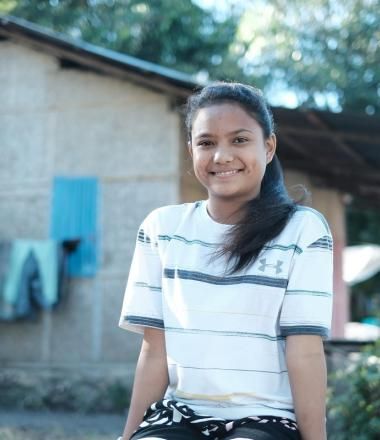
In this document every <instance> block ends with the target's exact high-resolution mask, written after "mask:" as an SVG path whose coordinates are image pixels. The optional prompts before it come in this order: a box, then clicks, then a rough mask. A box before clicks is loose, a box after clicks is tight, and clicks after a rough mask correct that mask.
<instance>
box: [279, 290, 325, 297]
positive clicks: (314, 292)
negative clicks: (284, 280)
mask: <svg viewBox="0 0 380 440" xmlns="http://www.w3.org/2000/svg"><path fill="white" fill-rule="evenodd" d="M285 295H309V296H324V297H328V298H330V297H331V295H332V293H331V292H321V291H318V290H292V289H289V290H287V291H286V292H285Z"/></svg>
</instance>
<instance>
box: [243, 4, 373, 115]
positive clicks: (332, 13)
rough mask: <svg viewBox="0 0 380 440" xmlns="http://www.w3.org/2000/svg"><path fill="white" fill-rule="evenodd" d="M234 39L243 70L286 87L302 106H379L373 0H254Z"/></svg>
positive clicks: (359, 108)
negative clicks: (241, 45)
mask: <svg viewBox="0 0 380 440" xmlns="http://www.w3.org/2000/svg"><path fill="white" fill-rule="evenodd" d="M239 41H242V42H244V43H245V44H247V43H248V45H249V49H248V50H247V51H245V53H244V56H243V59H242V62H243V64H244V66H245V69H246V70H247V69H248V70H249V71H250V72H252V73H253V74H254V75H260V76H265V77H266V85H267V88H270V87H273V86H275V88H276V90H279V89H281V88H286V89H291V90H293V91H294V92H295V93H296V95H297V97H298V102H299V103H300V104H304V105H309V106H310V105H311V106H317V107H325V108H330V109H333V110H340V109H345V110H354V111H362V112H363V111H366V112H367V113H368V114H373V113H375V112H379V111H380V43H379V42H380V2H379V0H346V1H344V2H341V1H339V0H292V1H290V2H289V1H288V0H272V1H269V2H262V1H256V2H255V3H253V4H252V6H250V7H249V8H248V9H247V10H246V12H245V14H244V15H243V17H242V21H241V25H240V29H239V33H238V37H237V39H236V42H235V44H239Z"/></svg>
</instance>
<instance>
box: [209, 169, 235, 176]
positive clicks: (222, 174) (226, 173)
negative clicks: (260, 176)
mask: <svg viewBox="0 0 380 440" xmlns="http://www.w3.org/2000/svg"><path fill="white" fill-rule="evenodd" d="M240 171H241V170H229V171H214V172H211V174H213V175H214V176H218V177H223V176H232V175H234V174H237V173H238V172H240Z"/></svg>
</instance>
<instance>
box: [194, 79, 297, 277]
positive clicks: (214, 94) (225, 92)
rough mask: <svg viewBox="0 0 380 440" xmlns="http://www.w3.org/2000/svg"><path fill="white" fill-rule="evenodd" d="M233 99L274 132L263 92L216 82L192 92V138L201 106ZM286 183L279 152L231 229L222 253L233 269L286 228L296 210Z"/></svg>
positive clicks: (241, 266)
mask: <svg viewBox="0 0 380 440" xmlns="http://www.w3.org/2000/svg"><path fill="white" fill-rule="evenodd" d="M222 103H232V104H237V105H239V106H240V107H242V108H243V109H244V110H245V111H246V112H247V113H248V114H249V115H250V116H252V117H253V118H254V119H255V120H256V121H257V122H258V123H259V124H260V126H261V128H262V130H263V134H264V137H265V139H267V138H269V137H270V136H271V135H272V134H273V133H274V122H273V115H272V112H271V110H270V108H269V105H268V104H267V102H266V100H265V99H264V96H263V94H262V92H261V91H260V90H259V89H257V88H255V87H251V86H248V85H244V84H240V83H225V82H216V83H213V84H210V85H208V86H206V87H204V88H203V89H202V90H200V91H198V92H197V93H195V94H194V95H192V96H190V98H189V99H188V101H187V105H186V119H185V121H186V127H187V133H188V139H189V141H190V142H191V130H192V125H193V121H194V118H195V116H196V114H197V112H198V111H199V110H200V109H201V108H205V107H209V106H211V105H215V104H222ZM296 207H297V204H296V202H295V201H294V200H293V199H291V198H290V196H289V194H288V192H287V190H286V188H285V184H284V178H283V172H282V168H281V165H280V161H279V160H278V158H277V156H276V155H275V156H274V157H273V159H272V161H271V162H270V163H269V164H268V165H267V167H266V170H265V174H264V177H263V180H262V182H261V189H260V194H259V195H258V196H257V197H256V198H254V199H252V200H249V201H248V202H247V203H246V204H245V205H244V206H243V213H242V217H241V219H240V220H239V221H238V223H237V224H235V225H234V226H233V227H232V228H231V229H230V231H229V232H228V233H227V236H226V240H225V242H224V243H223V245H222V248H221V249H220V250H219V251H218V254H219V255H226V256H227V258H228V261H229V262H232V268H231V270H230V273H235V272H238V271H239V270H241V269H244V268H246V267H247V266H249V265H250V264H251V263H253V262H254V261H255V260H256V258H257V257H258V256H259V254H260V252H261V251H262V249H263V247H264V246H265V244H267V243H268V242H269V241H271V240H273V239H274V238H275V237H277V235H279V234H280V232H281V231H282V230H283V229H284V227H285V226H286V224H287V223H288V221H289V219H290V218H291V216H292V215H293V213H294V212H295V211H296Z"/></svg>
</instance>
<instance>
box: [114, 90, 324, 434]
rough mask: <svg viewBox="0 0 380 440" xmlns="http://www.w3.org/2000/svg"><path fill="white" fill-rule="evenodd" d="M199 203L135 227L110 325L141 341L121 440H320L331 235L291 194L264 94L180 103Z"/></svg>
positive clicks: (210, 95)
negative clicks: (116, 315)
mask: <svg viewBox="0 0 380 440" xmlns="http://www.w3.org/2000/svg"><path fill="white" fill-rule="evenodd" d="M186 125H187V129H188V149H189V153H190V155H191V157H192V160H193V166H194V172H195V175H196V177H197V179H198V180H199V182H200V183H201V184H202V185H203V186H204V187H205V188H206V189H207V192H208V199H207V200H205V201H199V202H195V203H187V204H182V205H175V206H166V207H163V208H159V209H157V210H155V211H153V212H152V213H151V214H149V215H148V217H147V218H146V219H145V220H144V222H143V223H142V225H141V227H140V230H139V233H138V238H137V243H136V250H135V254H134V257H133V261H132V265H131V270H130V275H129V279H128V284H127V289H126V293H125V297H124V303H123V310H122V314H121V318H120V326H121V327H122V328H125V329H129V330H132V331H137V332H140V333H143V335H144V339H143V343H142V348H141V353H140V356H139V360H138V364H137V368H136V374H135V383H134V388H133V393H132V401H131V406H130V410H129V416H128V420H127V424H126V427H125V430H124V434H123V437H122V439H123V440H129V439H133V440H137V439H146V440H148V439H150V440H153V439H167V440H171V439H173V440H190V439H192V440H193V439H214V440H216V439H228V440H232V439H235V440H238V439H252V440H253V439H255V440H271V439H273V440H281V439H288V440H296V439H297V440H299V439H302V440H325V439H326V429H325V393H326V366H325V358H324V351H323V343H322V340H323V339H324V338H326V337H327V336H328V334H329V328H330V324H331V308H332V239H331V233H330V230H329V228H328V225H327V223H326V221H325V220H324V218H323V217H322V215H321V214H320V213H318V212H317V211H315V210H312V209H310V208H306V207H302V206H297V204H296V203H295V202H294V201H293V200H292V199H291V198H290V197H289V196H288V194H287V192H286V189H285V186H284V182H283V177H282V171H281V167H280V164H279V161H278V158H277V156H276V154H275V153H276V136H275V134H274V126H273V125H274V124H273V118H272V114H271V112H270V109H269V107H268V106H267V104H266V102H265V100H264V98H263V96H262V94H261V92H260V91H259V90H257V89H255V88H253V87H250V86H247V85H243V84H238V83H215V84H212V85H210V86H207V87H205V88H204V89H202V90H201V91H200V92H198V93H196V94H195V95H193V96H191V97H190V99H189V101H188V104H187V116H186Z"/></svg>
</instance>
